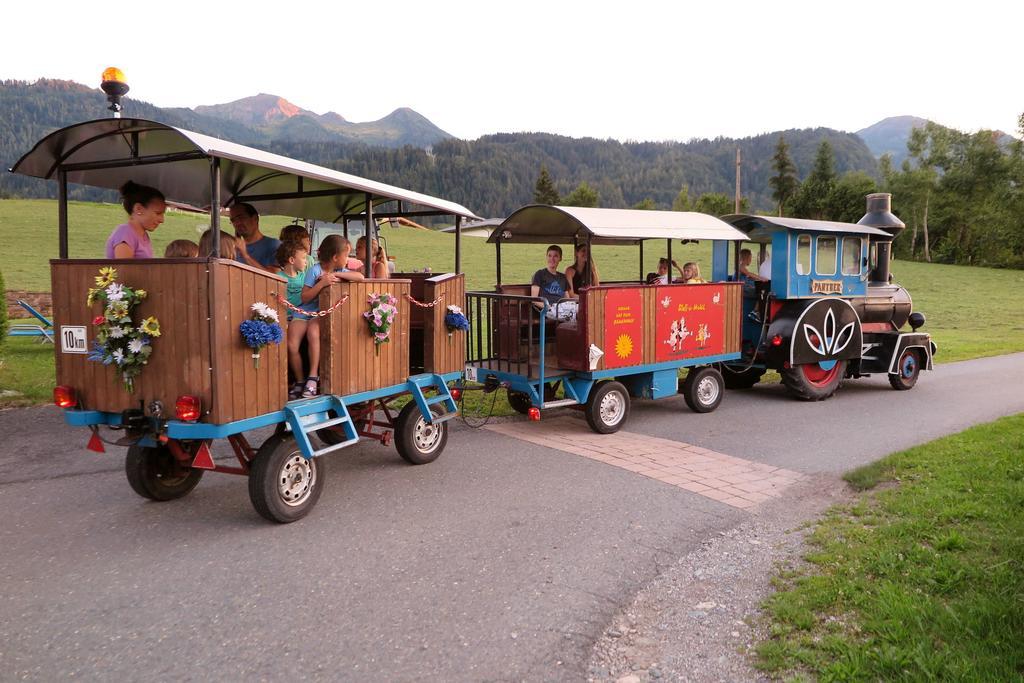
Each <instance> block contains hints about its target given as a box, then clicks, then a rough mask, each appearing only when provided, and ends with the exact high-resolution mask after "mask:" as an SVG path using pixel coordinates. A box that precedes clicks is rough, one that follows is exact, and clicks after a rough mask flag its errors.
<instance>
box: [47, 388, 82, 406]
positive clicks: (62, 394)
mask: <svg viewBox="0 0 1024 683" xmlns="http://www.w3.org/2000/svg"><path fill="white" fill-rule="evenodd" d="M53 402H54V403H56V404H57V406H58V407H60V408H74V407H75V406H77V405H78V396H77V395H75V390H74V388H73V387H67V386H60V387H54V388H53Z"/></svg>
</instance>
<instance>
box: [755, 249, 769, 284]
mask: <svg viewBox="0 0 1024 683" xmlns="http://www.w3.org/2000/svg"><path fill="white" fill-rule="evenodd" d="M757 274H758V275H760V276H761V277H763V278H764V279H765V280H771V279H772V256H771V254H769V255H768V256H766V257H765V259H764V263H762V264H761V267H760V268H758V269H757Z"/></svg>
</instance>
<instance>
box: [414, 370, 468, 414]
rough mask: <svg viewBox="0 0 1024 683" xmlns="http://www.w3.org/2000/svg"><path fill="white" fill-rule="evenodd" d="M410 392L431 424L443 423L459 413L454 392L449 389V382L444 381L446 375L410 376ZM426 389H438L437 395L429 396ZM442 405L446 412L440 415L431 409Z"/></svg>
mask: <svg viewBox="0 0 1024 683" xmlns="http://www.w3.org/2000/svg"><path fill="white" fill-rule="evenodd" d="M408 384H409V393H410V394H412V398H413V400H414V401H416V405H417V406H419V409H420V412H421V413H423V415H424V416H426V417H425V419H426V420H427V422H428V423H430V424H441V423H442V422H447V421H448V420H450V419H452V418H453V417H456V416H457V415H458V414H459V408H458V406H456V405H455V399H454V398H453V397H452V392H451V391H449V390H448V384H447V383H446V382H445V381H444V377H442V376H441V375H433V374H423V375H414V376H412V377H410V378H409V382H408ZM424 389H436V390H437V396H431V397H430V398H427V397H426V396H425V395H424V394H423V390H424ZM436 405H439V406H442V408H443V409H444V412H443V413H441V414H440V415H435V414H434V412H433V411H432V410H431V409H430V407H431V406H436Z"/></svg>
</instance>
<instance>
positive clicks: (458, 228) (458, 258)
mask: <svg viewBox="0 0 1024 683" xmlns="http://www.w3.org/2000/svg"><path fill="white" fill-rule="evenodd" d="M461 273H462V216H456V217H455V274H456V275H459V274H461Z"/></svg>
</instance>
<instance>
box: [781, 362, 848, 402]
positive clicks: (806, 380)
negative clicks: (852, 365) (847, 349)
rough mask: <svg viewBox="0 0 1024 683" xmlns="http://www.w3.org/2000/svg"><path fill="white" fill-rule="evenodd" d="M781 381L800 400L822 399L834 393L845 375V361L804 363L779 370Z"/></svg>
mask: <svg viewBox="0 0 1024 683" xmlns="http://www.w3.org/2000/svg"><path fill="white" fill-rule="evenodd" d="M781 374H782V383H783V384H784V385H786V388H787V389H789V393H791V394H793V395H794V396H796V397H797V398H799V399H800V400H802V401H823V400H825V399H826V398H828V397H829V396H831V395H832V394H834V393H836V390H837V389H838V388H839V385H840V384H842V383H843V377H845V376H846V361H845V360H837V361H828V362H826V363H805V364H803V365H796V366H793V367H791V368H785V369H783V370H782V372H781Z"/></svg>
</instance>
